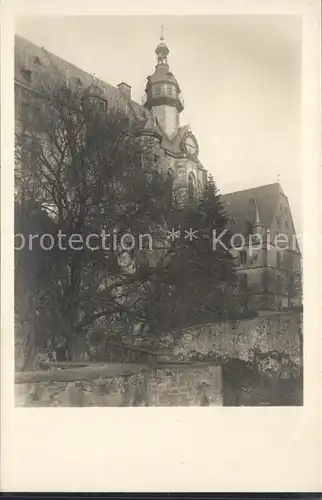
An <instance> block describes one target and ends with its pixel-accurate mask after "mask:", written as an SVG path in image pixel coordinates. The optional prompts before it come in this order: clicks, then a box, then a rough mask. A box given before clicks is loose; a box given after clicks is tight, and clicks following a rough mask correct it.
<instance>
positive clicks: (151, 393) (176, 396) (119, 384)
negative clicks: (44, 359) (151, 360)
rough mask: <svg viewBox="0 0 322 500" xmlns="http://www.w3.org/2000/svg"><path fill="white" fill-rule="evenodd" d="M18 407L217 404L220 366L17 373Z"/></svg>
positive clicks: (112, 367)
mask: <svg viewBox="0 0 322 500" xmlns="http://www.w3.org/2000/svg"><path fill="white" fill-rule="evenodd" d="M15 393H16V405H17V406H31V407H33V406H36V407H37V406H38V407H44V406H51V407H55V406H56V407H57V406H65V407H66V406H67V407H70V406H78V407H82V406H83V407H84V406H110V407H111V406H113V407H115V406H116V407H118V406H221V405H222V379H221V367H219V366H207V365H206V364H182V365H180V364H179V365H178V364H174V365H169V366H162V367H160V368H151V367H147V366H142V365H127V364H111V363H109V365H106V366H104V365H101V366H90V365H89V366H86V367H80V368H69V369H68V368H66V369H64V370H61V371H57V372H40V371H37V372H36V371H35V372H31V371H30V372H21V373H17V374H16V384H15Z"/></svg>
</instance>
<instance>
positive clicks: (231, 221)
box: [229, 217, 236, 225]
mask: <svg viewBox="0 0 322 500" xmlns="http://www.w3.org/2000/svg"><path fill="white" fill-rule="evenodd" d="M229 224H230V225H233V224H236V219H235V217H230V219H229Z"/></svg>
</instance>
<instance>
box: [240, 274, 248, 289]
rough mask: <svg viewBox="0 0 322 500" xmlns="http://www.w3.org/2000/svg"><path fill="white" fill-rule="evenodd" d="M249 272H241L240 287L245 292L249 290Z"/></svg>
mask: <svg viewBox="0 0 322 500" xmlns="http://www.w3.org/2000/svg"><path fill="white" fill-rule="evenodd" d="M247 286H248V283H247V274H241V275H240V288H241V290H242V291H243V292H246V290H247Z"/></svg>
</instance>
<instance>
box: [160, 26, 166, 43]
mask: <svg viewBox="0 0 322 500" xmlns="http://www.w3.org/2000/svg"><path fill="white" fill-rule="evenodd" d="M164 29H165V28H164V26H163V24H161V33H160V40H164Z"/></svg>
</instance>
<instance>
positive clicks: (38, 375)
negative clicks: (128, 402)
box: [15, 363, 148, 384]
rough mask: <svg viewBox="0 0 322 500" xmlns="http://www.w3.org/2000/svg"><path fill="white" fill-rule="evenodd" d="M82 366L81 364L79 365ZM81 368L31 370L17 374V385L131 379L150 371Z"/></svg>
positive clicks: (110, 366) (141, 367) (117, 367)
mask: <svg viewBox="0 0 322 500" xmlns="http://www.w3.org/2000/svg"><path fill="white" fill-rule="evenodd" d="M79 364H81V363H79ZM84 365H85V363H82V366H81V367H77V368H76V367H74V368H67V369H65V370H55V371H54V370H52V371H46V370H34V371H32V370H30V371H27V370H26V371H23V372H16V373H15V383H16V384H26V383H35V382H75V381H80V380H95V379H99V378H112V377H129V376H131V375H135V374H138V373H140V372H143V371H146V370H148V367H147V366H146V365H141V364H130V363H108V364H102V363H101V364H98V363H97V364H96V363H95V364H94V363H88V364H86V366H84Z"/></svg>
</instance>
